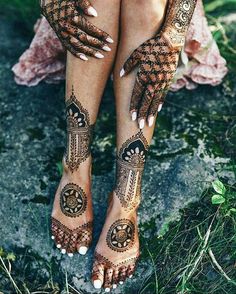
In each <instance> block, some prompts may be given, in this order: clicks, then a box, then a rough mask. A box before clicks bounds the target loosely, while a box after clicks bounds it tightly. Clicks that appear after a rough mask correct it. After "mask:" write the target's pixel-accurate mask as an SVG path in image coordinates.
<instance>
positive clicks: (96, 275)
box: [92, 261, 104, 289]
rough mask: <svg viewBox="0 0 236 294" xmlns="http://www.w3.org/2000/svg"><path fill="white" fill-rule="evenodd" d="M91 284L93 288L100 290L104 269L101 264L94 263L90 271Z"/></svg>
mask: <svg viewBox="0 0 236 294" xmlns="http://www.w3.org/2000/svg"><path fill="white" fill-rule="evenodd" d="M92 282H93V285H94V288H96V289H100V288H101V287H102V285H103V283H104V267H103V265H102V264H98V263H97V262H96V261H95V263H94V266H93V271H92Z"/></svg>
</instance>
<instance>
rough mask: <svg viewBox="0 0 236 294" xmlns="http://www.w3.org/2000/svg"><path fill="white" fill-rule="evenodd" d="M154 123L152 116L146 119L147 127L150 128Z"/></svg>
mask: <svg viewBox="0 0 236 294" xmlns="http://www.w3.org/2000/svg"><path fill="white" fill-rule="evenodd" d="M153 122H154V116H150V117H149V119H148V126H149V127H151V126H152V125H153Z"/></svg>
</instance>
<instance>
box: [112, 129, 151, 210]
mask: <svg viewBox="0 0 236 294" xmlns="http://www.w3.org/2000/svg"><path fill="white" fill-rule="evenodd" d="M148 147H149V146H148V142H147V140H146V138H145V137H144V135H143V133H142V131H139V132H138V133H137V134H135V135H133V136H132V137H131V138H130V139H128V140H127V141H126V142H125V143H124V144H123V145H122V147H121V148H120V151H119V155H118V156H117V171H116V186H115V190H114V191H115V194H116V195H117V197H118V198H119V200H120V203H121V205H122V207H123V208H124V209H125V210H127V211H129V210H132V209H134V208H136V207H137V205H138V204H139V202H140V197H141V179H142V173H143V168H144V164H145V159H146V153H147V150H148Z"/></svg>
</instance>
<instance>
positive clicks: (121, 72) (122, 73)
mask: <svg viewBox="0 0 236 294" xmlns="http://www.w3.org/2000/svg"><path fill="white" fill-rule="evenodd" d="M124 74H125V70H124V69H123V68H122V70H121V71H120V77H121V78H122V77H123V76H124Z"/></svg>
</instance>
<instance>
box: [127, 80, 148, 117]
mask: <svg viewBox="0 0 236 294" xmlns="http://www.w3.org/2000/svg"><path fill="white" fill-rule="evenodd" d="M143 92H144V86H143V85H142V84H141V83H140V81H139V78H138V77H137V78H136V81H135V84H134V89H133V92H132V97H131V101H130V108H129V110H130V112H131V116H132V120H133V121H134V120H136V117H137V111H138V107H139V105H140V102H141V99H142V95H143Z"/></svg>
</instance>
